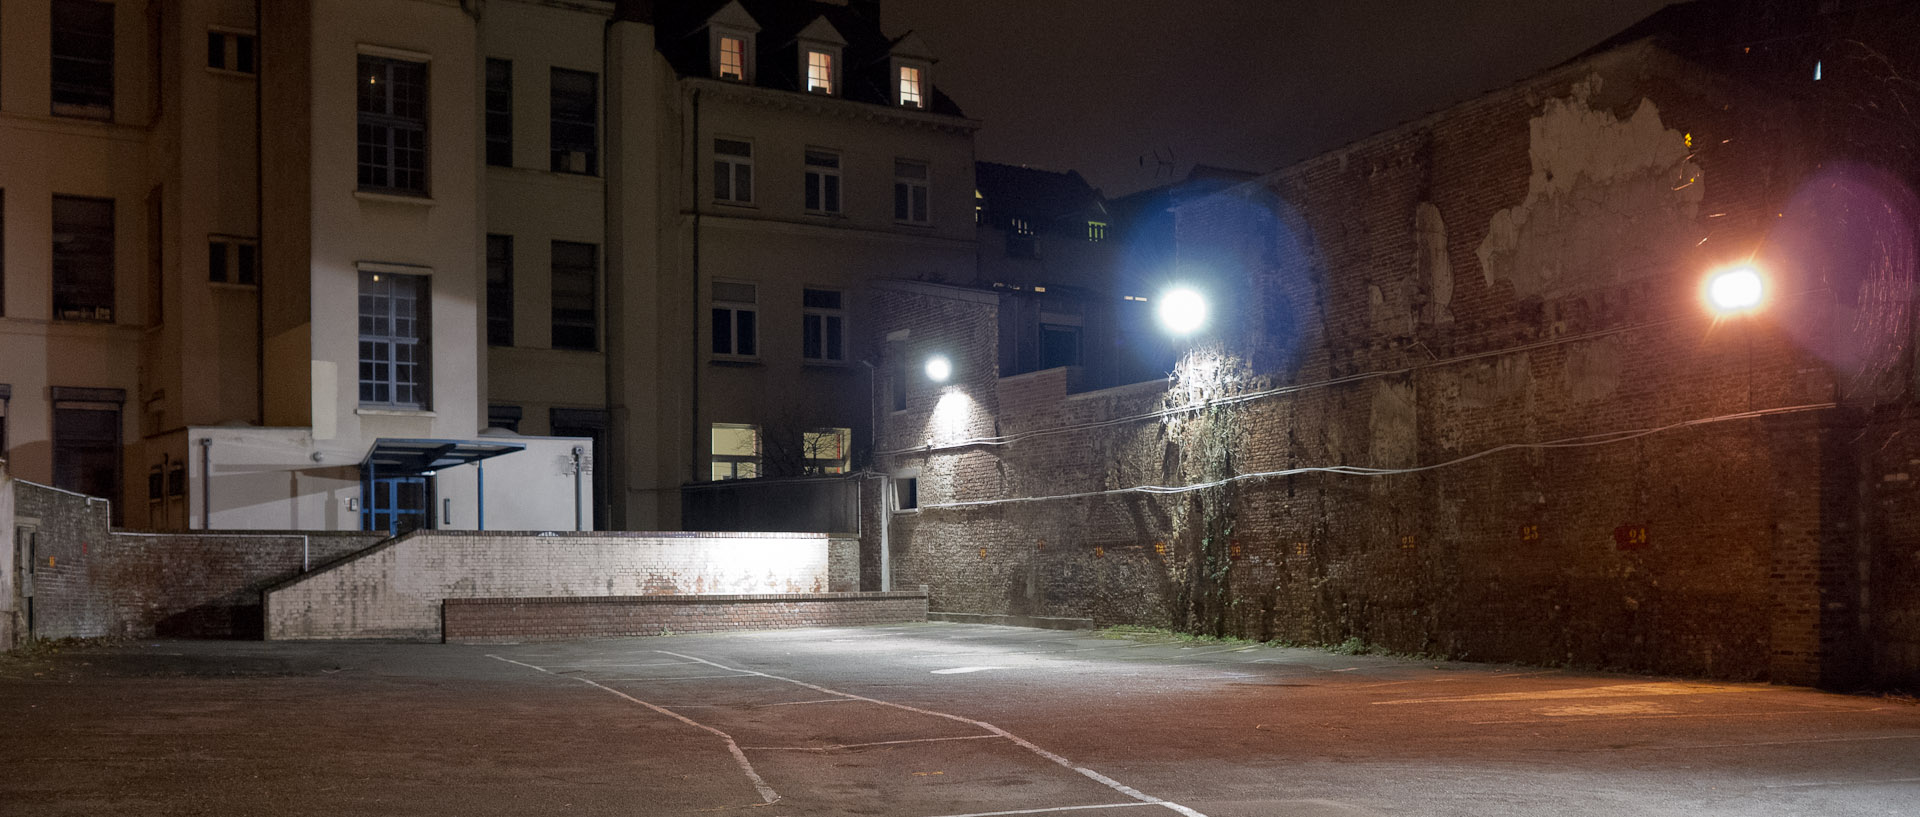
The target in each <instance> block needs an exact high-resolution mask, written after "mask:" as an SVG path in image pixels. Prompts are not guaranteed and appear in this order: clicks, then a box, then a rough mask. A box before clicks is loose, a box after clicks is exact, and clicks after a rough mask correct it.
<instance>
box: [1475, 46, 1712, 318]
mask: <svg viewBox="0 0 1920 817" xmlns="http://www.w3.org/2000/svg"><path fill="white" fill-rule="evenodd" d="M1600 85H1601V78H1600V76H1599V75H1598V74H1595V75H1593V76H1591V77H1589V78H1588V79H1586V80H1585V81H1583V82H1577V83H1574V85H1573V87H1572V89H1571V90H1570V92H1569V94H1568V96H1567V97H1565V98H1561V99H1549V100H1547V102H1546V104H1545V105H1543V106H1542V108H1541V112H1540V115H1539V116H1536V117H1534V118H1533V119H1532V121H1531V122H1530V123H1529V148H1528V155H1529V156H1530V158H1531V160H1532V164H1533V175H1532V176H1531V177H1530V178H1529V179H1528V182H1527V196H1526V198H1525V199H1524V200H1522V201H1521V202H1520V204H1519V205H1518V206H1515V207H1510V208H1507V209H1504V210H1501V211H1499V212H1497V213H1495V214H1494V215H1493V218H1492V220H1491V222H1490V223H1489V225H1488V231H1487V237H1486V239H1485V240H1483V241H1482V242H1481V243H1480V247H1479V249H1478V250H1476V252H1475V254H1476V255H1477V256H1478V257H1479V259H1480V270H1481V273H1482V275H1484V276H1485V279H1486V282H1487V285H1488V286H1492V285H1493V284H1494V282H1496V281H1507V282H1509V283H1511V284H1512V286H1513V291H1514V294H1515V295H1516V296H1518V297H1521V298H1527V297H1535V296H1538V297H1543V298H1553V297H1555V296H1558V295H1562V294H1566V293H1569V292H1575V291H1584V290H1589V289H1594V288H1599V287H1605V286H1611V285H1615V284H1618V283H1621V282H1624V281H1629V280H1634V279H1638V278H1644V277H1648V276H1653V275H1657V274H1659V273H1660V270H1658V269H1656V268H1652V267H1637V268H1636V267H1623V266H1621V265H1619V264H1618V263H1617V259H1621V258H1634V257H1642V256H1641V255H1640V253H1641V252H1642V251H1647V252H1653V253H1656V254H1659V255H1664V254H1666V253H1663V252H1660V250H1662V249H1665V248H1672V247H1675V246H1688V245H1689V244H1690V243H1691V242H1693V241H1697V240H1698V238H1699V236H1700V228H1699V226H1698V225H1697V224H1696V223H1695V217H1696V215H1697V214H1698V212H1699V206H1700V200H1701V195H1702V192H1703V185H1702V181H1701V178H1700V176H1701V174H1700V168H1699V166H1698V165H1696V164H1694V163H1693V161H1692V160H1691V149H1690V148H1689V147H1688V145H1687V135H1686V134H1684V133H1682V132H1680V131H1678V130H1674V129H1672V128H1668V127H1667V126H1666V125H1665V124H1664V123H1662V122H1661V119H1660V110H1659V108H1658V106H1656V105H1655V104H1654V102H1653V100H1651V99H1646V98H1642V99H1641V100H1640V104H1639V106H1638V107H1637V108H1636V109H1635V110H1634V112H1633V114H1632V115H1631V116H1629V117H1627V118H1626V119H1621V118H1619V117H1617V116H1615V115H1614V114H1613V113H1612V112H1610V111H1607V110H1604V109H1600V110H1596V109H1594V108H1593V107H1591V106H1590V105H1589V100H1590V99H1591V98H1592V97H1593V96H1594V95H1595V94H1596V93H1598V92H1599V90H1600Z"/></svg>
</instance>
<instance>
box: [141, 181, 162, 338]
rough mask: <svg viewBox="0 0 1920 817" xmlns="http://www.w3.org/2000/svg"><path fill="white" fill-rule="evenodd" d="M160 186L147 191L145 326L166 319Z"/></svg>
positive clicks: (150, 325) (159, 322) (155, 324)
mask: <svg viewBox="0 0 1920 817" xmlns="http://www.w3.org/2000/svg"><path fill="white" fill-rule="evenodd" d="M160 193H161V188H160V187H159V186H157V185H156V186H155V187H154V188H153V190H151V191H149V192H148V193H147V303H146V307H147V326H148V327H154V326H159V325H161V324H163V323H165V322H166V319H167V313H166V308H167V276H166V272H167V271H166V268H165V266H164V265H163V263H162V262H163V261H165V260H166V259H165V257H164V256H163V255H162V252H161V250H162V247H161V244H162V241H161V237H162V236H164V235H166V231H165V226H166V225H165V224H164V223H163V222H164V216H165V210H164V207H163V204H164V202H163V201H162V200H161V196H160Z"/></svg>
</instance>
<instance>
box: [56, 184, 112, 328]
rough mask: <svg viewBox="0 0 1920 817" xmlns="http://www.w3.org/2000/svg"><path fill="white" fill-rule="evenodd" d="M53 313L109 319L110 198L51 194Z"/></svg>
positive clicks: (67, 317)
mask: <svg viewBox="0 0 1920 817" xmlns="http://www.w3.org/2000/svg"><path fill="white" fill-rule="evenodd" d="M53 317H54V318H55V319H57V320H63V321H103V322H111V321H112V320H113V199H87V198H80V197H77V196H54V197H53Z"/></svg>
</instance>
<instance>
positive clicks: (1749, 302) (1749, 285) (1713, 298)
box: [1706, 265, 1767, 315]
mask: <svg viewBox="0 0 1920 817" xmlns="http://www.w3.org/2000/svg"><path fill="white" fill-rule="evenodd" d="M1766 293H1767V284H1766V279H1765V278H1764V277H1762V276H1761V275H1760V271H1759V270H1758V269H1755V268H1754V267H1752V266H1751V265H1742V266H1737V267H1728V268H1726V269H1723V270H1720V271H1718V272H1715V273H1713V274H1712V275H1709V276H1707V286H1706V298H1707V305H1708V306H1710V307H1712V308H1713V310H1714V311H1715V312H1718V313H1720V314H1722V315H1733V314H1737V313H1741V312H1751V311H1753V310H1755V309H1758V308H1760V304H1761V302H1763V301H1764V300H1765V299H1766Z"/></svg>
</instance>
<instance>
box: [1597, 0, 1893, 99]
mask: <svg viewBox="0 0 1920 817" xmlns="http://www.w3.org/2000/svg"><path fill="white" fill-rule="evenodd" d="M1916 25H1920V2H1915V0H1692V2H1685V3H1674V4H1672V5H1670V6H1667V7H1666V8H1663V9H1661V10H1659V11H1656V12H1654V13H1653V14H1651V15H1649V16H1648V17H1647V18H1646V19H1643V20H1641V21H1640V22H1638V23H1635V24H1633V25H1631V26H1628V27H1627V28H1626V29H1625V30H1624V31H1621V32H1620V33H1618V34H1615V35H1613V36H1612V37H1608V38H1607V39H1605V40H1603V41H1601V42H1600V43H1599V44H1597V45H1595V46H1594V47H1592V48H1589V49H1587V50H1586V51H1583V52H1581V53H1580V54H1579V55H1578V56H1576V57H1574V58H1573V59H1572V60H1569V61H1568V62H1569V63H1573V62H1579V61H1581V60H1584V59H1587V58H1588V57H1592V56H1594V55H1597V54H1601V53H1604V52H1607V51H1611V50H1613V49H1615V48H1619V47H1621V46H1625V45H1629V44H1632V43H1635V42H1639V41H1641V40H1652V41H1653V43H1654V45H1656V46H1658V47H1659V48H1661V49H1662V50H1664V51H1667V52H1670V53H1672V54H1675V55H1678V56H1680V57H1682V58H1684V59H1687V60H1690V61H1693V62H1696V63H1700V64H1702V65H1705V66H1707V67H1710V68H1715V69H1719V70H1723V71H1727V72H1728V73H1730V74H1734V75H1739V76H1745V77H1748V78H1752V79H1763V80H1764V79H1768V78H1779V79H1791V80H1794V81H1799V80H1805V79H1811V77H1812V66H1813V63H1814V61H1816V60H1819V59H1820V58H1821V57H1822V56H1823V55H1827V54H1826V52H1829V51H1832V49H1833V46H1834V45H1835V44H1836V43H1838V42H1841V41H1853V42H1856V43H1857V42H1861V41H1864V42H1869V43H1871V42H1874V41H1875V40H1887V43H1886V44H1887V45H1888V46H1891V47H1892V49H1894V50H1898V49H1899V46H1900V45H1902V44H1907V45H1910V44H1911V42H1912V41H1913V40H1914V38H1915V36H1916V28H1915V27H1916ZM1882 53H1883V54H1884V55H1885V56H1888V57H1893V56H1894V55H1893V54H1891V53H1887V49H1882ZM1828 56H1831V55H1828ZM1895 61H1896V62H1898V61H1899V60H1897V59H1896V60H1895Z"/></svg>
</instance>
